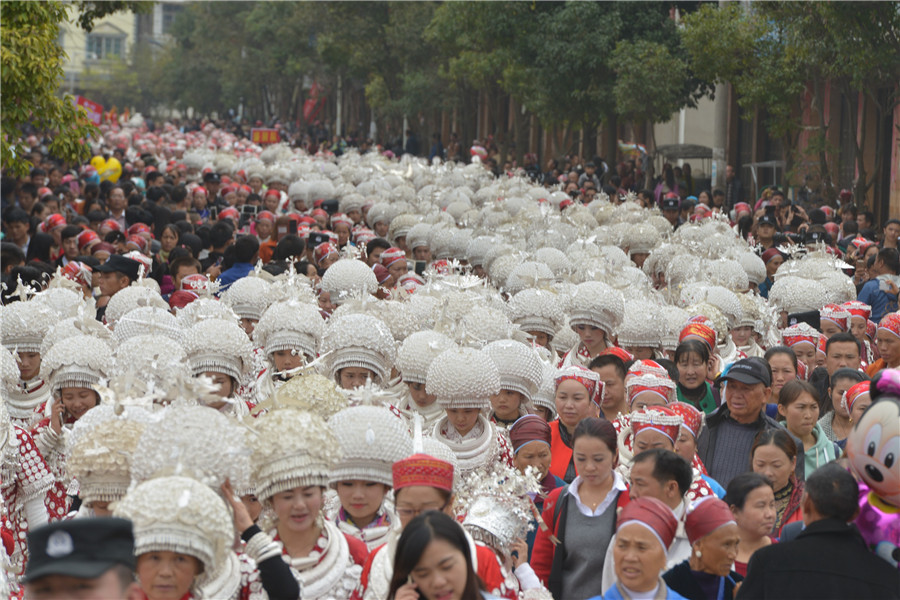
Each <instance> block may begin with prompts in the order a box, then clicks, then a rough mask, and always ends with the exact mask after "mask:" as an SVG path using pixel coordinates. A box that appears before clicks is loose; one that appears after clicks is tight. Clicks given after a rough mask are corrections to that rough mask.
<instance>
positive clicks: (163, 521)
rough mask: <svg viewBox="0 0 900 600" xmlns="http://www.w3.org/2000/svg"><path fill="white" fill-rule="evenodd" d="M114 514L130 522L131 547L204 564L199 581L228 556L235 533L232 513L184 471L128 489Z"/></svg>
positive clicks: (206, 577)
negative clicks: (182, 473) (132, 532)
mask: <svg viewBox="0 0 900 600" xmlns="http://www.w3.org/2000/svg"><path fill="white" fill-rule="evenodd" d="M114 514H115V515H116V516H118V517H124V518H126V519H128V520H130V521H131V522H132V524H133V525H134V553H135V555H136V556H140V555H142V554H146V553H148V552H159V551H167V552H177V553H178V554H187V555H188V556H193V557H194V558H196V559H197V560H199V561H200V562H201V563H202V564H203V573H202V574H201V575H199V576H198V577H197V578H196V580H195V585H202V583H203V582H204V581H205V580H206V579H208V577H209V576H210V574H211V573H213V572H214V571H215V570H216V568H217V566H218V565H220V564H222V563H223V562H224V561H225V560H227V558H226V557H227V553H228V552H230V551H231V543H232V541H233V539H234V532H233V527H234V526H233V525H232V521H233V519H232V517H231V513H230V512H229V510H228V507H227V506H226V505H225V501H224V500H222V498H221V497H220V496H219V495H218V494H217V493H216V492H214V491H212V490H211V489H210V488H209V487H207V486H205V485H203V484H202V483H199V482H197V481H194V480H193V479H190V478H188V477H178V476H172V477H160V478H159V479H151V480H150V481H146V482H144V483H142V484H140V485H138V486H137V487H135V488H134V489H132V490H131V491H130V492H129V493H128V494H127V495H126V496H125V497H124V498H123V499H122V500H121V501H120V502H119V503H118V504H117V505H116V507H115V509H114Z"/></svg>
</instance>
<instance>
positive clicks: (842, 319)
mask: <svg viewBox="0 0 900 600" xmlns="http://www.w3.org/2000/svg"><path fill="white" fill-rule="evenodd" d="M819 319H821V320H823V321H831V322H832V323H834V324H835V325H837V326H838V327H840V328H841V331H847V329H848V328H849V327H850V313H849V312H848V311H847V309H845V308H844V307H843V306H841V305H839V304H826V305H825V306H823V307H822V308H820V309H819Z"/></svg>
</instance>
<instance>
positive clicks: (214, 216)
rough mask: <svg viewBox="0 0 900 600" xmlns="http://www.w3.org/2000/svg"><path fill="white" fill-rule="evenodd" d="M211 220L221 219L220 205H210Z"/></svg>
mask: <svg viewBox="0 0 900 600" xmlns="http://www.w3.org/2000/svg"><path fill="white" fill-rule="evenodd" d="M209 220H210V221H218V220H219V207H218V206H210V207H209Z"/></svg>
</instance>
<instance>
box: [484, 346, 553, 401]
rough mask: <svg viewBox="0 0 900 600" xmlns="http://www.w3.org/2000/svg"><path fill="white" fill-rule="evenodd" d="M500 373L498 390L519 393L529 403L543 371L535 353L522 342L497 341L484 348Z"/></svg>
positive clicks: (539, 382) (535, 391)
mask: <svg viewBox="0 0 900 600" xmlns="http://www.w3.org/2000/svg"><path fill="white" fill-rule="evenodd" d="M484 352H485V353H486V354H487V355H488V356H490V357H491V359H492V360H493V361H494V364H496V365H497V370H498V371H499V373H500V388H501V389H504V390H511V391H514V392H519V393H520V394H522V395H523V396H524V397H525V401H526V402H528V403H530V402H531V399H532V398H533V397H534V395H535V394H536V393H537V390H538V386H540V384H541V379H542V376H543V369H542V368H541V361H540V359H539V358H538V355H537V353H536V352H535V351H534V350H533V349H532V348H530V347H529V346H527V345H526V344H523V343H522V342H516V341H514V340H499V341H496V342H491V343H490V344H488V345H487V346H485V347H484Z"/></svg>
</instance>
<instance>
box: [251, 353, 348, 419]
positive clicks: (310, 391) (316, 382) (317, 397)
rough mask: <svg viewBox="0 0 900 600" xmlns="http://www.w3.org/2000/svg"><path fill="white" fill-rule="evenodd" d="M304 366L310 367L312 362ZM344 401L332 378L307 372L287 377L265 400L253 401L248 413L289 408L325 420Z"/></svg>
mask: <svg viewBox="0 0 900 600" xmlns="http://www.w3.org/2000/svg"><path fill="white" fill-rule="evenodd" d="M307 368H308V369H311V368H312V365H310V366H309V367H307ZM348 404H349V402H348V399H347V396H346V394H343V393H342V392H341V390H340V389H338V387H337V384H336V383H335V382H334V380H333V379H329V378H327V377H325V376H324V375H319V374H318V373H312V372H310V373H303V374H302V375H296V376H294V377H291V378H290V379H289V380H288V381H287V382H285V383H284V385H282V386H281V387H279V388H278V389H277V390H275V394H274V395H273V396H271V397H270V398H269V399H268V400H265V401H263V402H260V403H259V404H257V405H256V407H255V408H254V409H253V411H252V413H253V414H258V413H260V412H262V411H263V410H272V409H276V408H277V409H281V408H291V409H294V410H295V411H304V412H311V413H314V414H316V415H318V416H319V418H321V419H323V420H326V419H330V418H331V417H332V416H333V415H335V414H337V413H338V412H340V411H341V410H343V409H345V408H347V406H348Z"/></svg>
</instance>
